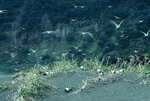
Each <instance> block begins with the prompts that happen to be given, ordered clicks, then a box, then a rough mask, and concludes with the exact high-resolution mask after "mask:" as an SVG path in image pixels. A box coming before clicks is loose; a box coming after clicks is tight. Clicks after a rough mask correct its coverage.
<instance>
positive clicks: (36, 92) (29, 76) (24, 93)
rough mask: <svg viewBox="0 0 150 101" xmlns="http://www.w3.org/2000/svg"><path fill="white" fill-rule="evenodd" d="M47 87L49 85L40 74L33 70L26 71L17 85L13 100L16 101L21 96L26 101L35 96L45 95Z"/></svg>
mask: <svg viewBox="0 0 150 101" xmlns="http://www.w3.org/2000/svg"><path fill="white" fill-rule="evenodd" d="M48 88H50V86H49V85H48V84H47V83H46V81H45V79H44V78H42V77H41V76H40V75H38V74H36V73H34V72H29V73H26V75H25V77H24V78H23V80H22V81H21V83H20V86H19V87H18V91H17V94H16V95H15V97H14V100H15V101H18V100H19V99H22V98H23V99H25V101H26V100H27V101H28V99H29V98H32V97H35V96H44V95H46V93H47V89H48Z"/></svg>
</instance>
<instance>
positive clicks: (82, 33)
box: [79, 31, 94, 39]
mask: <svg viewBox="0 0 150 101" xmlns="http://www.w3.org/2000/svg"><path fill="white" fill-rule="evenodd" d="M79 33H80V34H81V35H83V36H85V35H88V36H90V37H91V38H92V39H94V36H93V35H92V33H90V32H81V31H80V32H79Z"/></svg>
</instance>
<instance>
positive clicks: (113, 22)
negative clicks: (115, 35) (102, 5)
mask: <svg viewBox="0 0 150 101" xmlns="http://www.w3.org/2000/svg"><path fill="white" fill-rule="evenodd" d="M110 23H112V24H114V25H115V26H116V28H117V27H118V24H117V23H116V22H115V21H112V20H110Z"/></svg>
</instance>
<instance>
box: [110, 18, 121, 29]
mask: <svg viewBox="0 0 150 101" xmlns="http://www.w3.org/2000/svg"><path fill="white" fill-rule="evenodd" d="M122 22H123V20H122V21H121V22H120V23H119V24H117V23H116V22H115V21H112V20H110V23H112V24H114V25H115V27H116V30H117V29H118V28H120V27H121V24H122Z"/></svg>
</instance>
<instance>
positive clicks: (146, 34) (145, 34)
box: [140, 29, 150, 37]
mask: <svg viewBox="0 0 150 101" xmlns="http://www.w3.org/2000/svg"><path fill="white" fill-rule="evenodd" d="M140 32H141V33H143V34H144V36H145V37H147V36H148V35H149V32H150V29H149V30H148V31H147V33H145V32H143V31H140Z"/></svg>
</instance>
